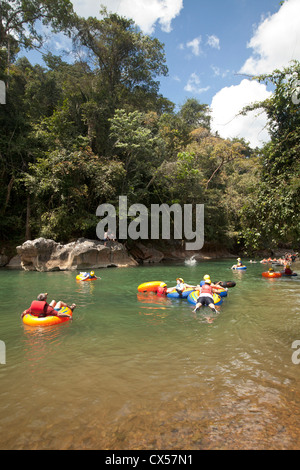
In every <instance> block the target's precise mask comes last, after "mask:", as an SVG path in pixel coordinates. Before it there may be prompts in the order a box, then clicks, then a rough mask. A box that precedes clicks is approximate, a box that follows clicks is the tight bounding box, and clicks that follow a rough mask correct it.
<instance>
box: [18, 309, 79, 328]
mask: <svg viewBox="0 0 300 470" xmlns="http://www.w3.org/2000/svg"><path fill="white" fill-rule="evenodd" d="M59 312H60V313H67V314H68V315H71V316H73V312H72V310H71V309H70V308H69V307H62V308H61V309H60V310H59ZM67 321H70V318H69V317H56V316H55V315H51V316H48V317H42V318H41V317H35V316H34V315H31V314H30V313H27V314H26V315H24V317H23V323H24V324H25V325H28V326H52V325H60V323H65V322H67Z"/></svg>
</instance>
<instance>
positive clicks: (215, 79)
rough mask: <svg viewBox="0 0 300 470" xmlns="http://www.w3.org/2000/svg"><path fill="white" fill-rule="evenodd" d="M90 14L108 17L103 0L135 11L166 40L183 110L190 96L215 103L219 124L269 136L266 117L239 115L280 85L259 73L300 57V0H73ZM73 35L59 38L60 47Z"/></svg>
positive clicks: (172, 89) (253, 141)
mask: <svg viewBox="0 0 300 470" xmlns="http://www.w3.org/2000/svg"><path fill="white" fill-rule="evenodd" d="M72 3H73V5H74V9H75V11H76V12H77V13H78V14H79V15H80V16H83V17H88V16H96V17H98V18H100V14H99V10H100V8H101V5H104V6H106V7H107V9H108V11H109V12H116V13H118V14H119V15H121V16H125V17H127V18H131V19H133V20H134V21H135V23H136V24H137V26H138V27H139V28H140V29H141V31H142V32H143V33H144V34H148V35H150V36H152V37H156V38H157V39H159V41H161V42H162V43H163V44H164V50H165V55H166V63H167V67H168V69H169V74H168V77H161V78H160V93H161V94H162V95H163V96H165V97H166V98H168V99H169V100H171V101H172V102H173V103H175V105H176V109H177V110H178V109H179V108H180V106H181V105H183V104H184V103H185V101H186V100H187V99H189V98H196V99H197V100H198V101H199V102H200V103H205V104H207V105H209V107H210V109H211V116H212V130H213V131H214V132H216V131H217V132H218V133H219V135H220V136H221V137H223V138H234V137H243V138H245V140H246V141H248V142H249V143H250V145H251V147H253V148H254V147H256V146H258V147H261V146H262V145H263V144H264V142H267V141H268V140H269V135H268V132H267V129H266V123H267V121H266V116H265V115H264V114H258V112H257V111H256V112H252V113H250V114H249V115H248V116H244V117H242V116H237V114H238V113H239V111H240V110H241V109H242V108H243V106H245V105H247V104H250V103H253V102H256V101H261V100H264V99H266V98H267V97H269V96H271V94H272V89H271V88H268V87H267V86H266V85H265V84H263V83H258V82H257V81H254V80H251V77H252V76H256V75H258V74H265V73H271V72H272V71H273V70H275V69H276V68H282V67H285V66H288V65H289V63H290V61H292V60H300V0H286V1H285V2H283V4H281V3H282V2H280V0H209V1H208V0H99V2H98V1H95V0H72ZM66 41H67V39H66V38H62V36H61V35H60V36H57V37H51V40H50V42H49V44H48V47H49V46H50V47H51V51H52V52H53V54H59V53H60V52H61V51H62V50H63V49H64V50H67V49H68V47H71V46H68V44H67V42H66Z"/></svg>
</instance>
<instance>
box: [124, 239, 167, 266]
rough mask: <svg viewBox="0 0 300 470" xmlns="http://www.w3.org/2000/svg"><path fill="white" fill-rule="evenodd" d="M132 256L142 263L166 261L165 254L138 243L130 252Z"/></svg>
mask: <svg viewBox="0 0 300 470" xmlns="http://www.w3.org/2000/svg"><path fill="white" fill-rule="evenodd" d="M130 254H131V255H132V256H133V257H134V258H135V259H136V260H137V261H138V262H139V263H140V264H145V263H160V262H161V261H162V260H163V259H164V253H162V252H161V251H159V250H157V249H156V248H154V247H153V246H151V245H149V246H145V245H143V244H142V243H136V244H135V245H134V247H133V248H131V250H130Z"/></svg>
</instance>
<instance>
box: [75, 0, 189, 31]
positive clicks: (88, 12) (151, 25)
mask: <svg viewBox="0 0 300 470" xmlns="http://www.w3.org/2000/svg"><path fill="white" fill-rule="evenodd" d="M72 3H73V5H74V9H75V11H76V12H77V13H78V14H79V15H81V16H83V17H88V16H95V17H97V18H100V14H99V10H100V5H104V6H106V7H107V10H108V11H109V12H113V13H118V14H119V15H120V16H125V17H126V18H131V19H133V20H134V21H135V23H136V24H137V25H138V26H139V27H140V28H141V30H142V31H143V32H144V33H145V34H152V33H153V32H154V29H155V26H156V23H157V22H158V23H159V24H160V27H161V29H162V30H163V31H165V32H167V33H168V32H170V31H171V29H172V27H171V23H172V20H173V19H174V18H176V16H178V15H179V13H180V11H181V9H182V8H183V0H147V1H145V0H101V1H99V2H98V1H95V0H72Z"/></svg>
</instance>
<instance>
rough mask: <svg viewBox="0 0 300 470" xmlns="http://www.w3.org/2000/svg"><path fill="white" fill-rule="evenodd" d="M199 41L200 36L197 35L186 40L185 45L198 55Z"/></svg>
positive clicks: (199, 49)
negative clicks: (188, 40) (190, 39)
mask: <svg viewBox="0 0 300 470" xmlns="http://www.w3.org/2000/svg"><path fill="white" fill-rule="evenodd" d="M201 41H202V39H201V36H199V37H197V38H195V39H193V40H192V41H190V42H187V43H186V46H187V47H190V48H191V49H192V52H193V54H194V55H196V56H199V55H200V54H201V52H202V51H201V48H200V44H201Z"/></svg>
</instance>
